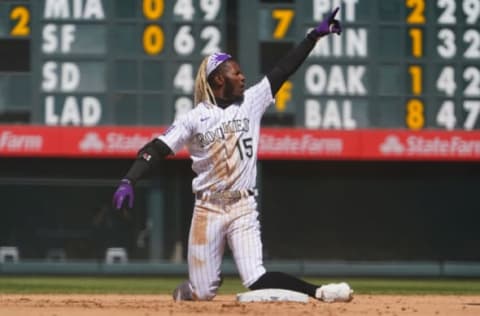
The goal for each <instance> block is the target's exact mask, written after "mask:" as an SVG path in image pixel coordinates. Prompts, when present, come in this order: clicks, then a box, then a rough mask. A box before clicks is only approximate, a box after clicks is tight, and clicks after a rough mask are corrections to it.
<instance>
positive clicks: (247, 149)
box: [235, 137, 253, 160]
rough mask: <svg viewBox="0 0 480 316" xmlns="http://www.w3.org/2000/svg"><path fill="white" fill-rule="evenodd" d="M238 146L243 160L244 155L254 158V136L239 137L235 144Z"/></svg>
mask: <svg viewBox="0 0 480 316" xmlns="http://www.w3.org/2000/svg"><path fill="white" fill-rule="evenodd" d="M235 146H236V147H237V148H238V152H239V154H240V159H241V160H243V157H244V156H247V157H248V158H252V156H253V146H252V138H251V137H249V138H244V139H240V138H239V139H238V141H237V144H236V145H235Z"/></svg>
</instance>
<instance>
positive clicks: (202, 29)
mask: <svg viewBox="0 0 480 316" xmlns="http://www.w3.org/2000/svg"><path fill="white" fill-rule="evenodd" d="M225 3H226V2H225V1H222V0H175V1H173V0H30V1H26V0H23V1H20V0H0V53H1V56H2V61H1V62H0V116H1V118H2V120H3V121H9V119H10V120H11V118H12V113H18V112H21V113H24V114H25V113H27V115H24V116H22V117H21V118H19V117H15V119H13V120H11V121H13V122H24V123H37V124H46V125H84V126H94V125H104V124H118V125H140V124H141V125H154V124H155V125H156V124H162V125H165V124H169V123H170V122H171V121H172V120H173V119H174V118H175V117H176V116H178V115H181V114H182V113H184V112H185V111H188V110H189V109H191V108H192V107H193V104H192V92H193V84H194V77H195V75H196V67H197V66H198V64H199V63H200V62H201V60H202V59H203V57H204V56H206V55H208V54H211V53H213V52H216V51H218V50H225V38H226V36H225V25H226V22H225V21H226V12H225V7H226V5H225ZM5 57H6V58H5Z"/></svg>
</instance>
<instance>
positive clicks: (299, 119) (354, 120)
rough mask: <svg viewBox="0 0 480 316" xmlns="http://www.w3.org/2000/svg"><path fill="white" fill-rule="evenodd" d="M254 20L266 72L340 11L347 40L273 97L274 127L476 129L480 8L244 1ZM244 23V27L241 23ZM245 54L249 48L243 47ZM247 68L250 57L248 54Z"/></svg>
mask: <svg viewBox="0 0 480 316" xmlns="http://www.w3.org/2000/svg"><path fill="white" fill-rule="evenodd" d="M241 5H243V6H245V7H246V8H245V9H244V11H245V12H258V13H257V19H256V21H255V22H256V26H255V28H257V31H256V32H252V34H256V37H253V38H252V37H248V36H245V37H244V38H245V42H246V41H247V40H248V39H249V38H250V39H251V40H250V41H249V44H247V46H248V47H256V48H257V52H256V55H257V56H256V58H257V59H258V60H259V61H260V62H259V64H258V65H256V69H252V72H253V73H255V72H256V70H261V71H266V70H267V69H265V65H267V66H266V67H267V68H268V67H270V66H271V63H272V58H277V57H278V56H281V55H283V54H284V53H286V51H288V49H290V48H291V47H292V46H293V45H294V44H295V43H296V42H298V41H299V40H300V39H301V38H303V36H305V34H306V33H307V32H308V31H309V30H310V29H311V28H312V27H314V26H315V25H316V24H318V23H319V21H321V20H322V19H323V18H324V17H325V16H326V14H328V13H329V12H331V11H332V10H333V9H334V8H335V7H337V6H340V7H341V9H340V11H339V14H338V15H337V16H339V19H340V20H341V22H342V25H343V27H344V31H343V34H342V35H341V36H329V37H327V38H324V39H321V40H320V41H319V42H318V43H317V45H316V47H315V49H314V51H313V52H312V53H311V55H310V56H309V58H308V59H307V60H306V62H305V64H304V65H303V66H302V67H301V68H300V70H299V71H298V72H297V73H296V74H295V75H294V76H292V78H291V80H290V81H289V82H287V83H286V84H285V85H284V86H283V87H282V89H281V91H280V92H279V93H278V95H277V102H276V105H275V108H272V110H271V111H270V113H269V114H267V115H268V116H269V117H270V120H269V121H273V122H275V121H276V122H278V123H280V122H283V123H286V124H287V125H288V124H292V123H293V124H295V125H296V126H302V127H307V128H313V129H348V130H351V129H360V128H394V129H408V130H422V129H426V128H431V129H444V130H453V129H462V130H472V129H478V128H479V126H480V123H479V121H480V117H479V114H480V1H478V0H428V1H427V0H388V1H387V0H309V1H292V0H290V1H289V0H284V1H279V0H277V1H268V0H265V1H256V2H255V1H245V2H243V1H242V2H241ZM240 23H242V22H240ZM244 45H245V44H244ZM242 53H243V59H247V57H248V55H249V54H251V51H242V50H241V49H240V54H242Z"/></svg>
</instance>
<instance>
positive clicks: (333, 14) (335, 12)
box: [328, 7, 340, 22]
mask: <svg viewBox="0 0 480 316" xmlns="http://www.w3.org/2000/svg"><path fill="white" fill-rule="evenodd" d="M338 10H340V7H336V8H335V10H333V12H332V13H331V14H330V18H329V19H328V20H329V21H330V22H331V21H332V20H333V19H334V18H335V16H336V15H337V12H338Z"/></svg>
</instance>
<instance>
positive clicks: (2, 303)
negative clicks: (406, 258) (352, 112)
mask: <svg viewBox="0 0 480 316" xmlns="http://www.w3.org/2000/svg"><path fill="white" fill-rule="evenodd" d="M0 315H2V316H3V315H5V316H7V315H8V316H20V315H21V316H30V315H32V316H33V315H35V316H54V315H55V316H80V315H82V316H83V315H88V316H93V315H95V316H96V315H99V316H106V315H113V316H127V315H128V316H137V315H138V316H140V315H141V316H153V315H199V316H204V315H205V316H206V315H222V316H226V315H228V316H237V315H242V316H243V315H274V316H286V315H288V316H291V315H328V316H337V315H338V316H340V315H341V316H353V315H366V316H370V315H371V316H380V315H398V316H401V315H403V316H405V315H415V316H424V315H425V316H428V315H435V316H436V315H448V316H456V315H462V316H463V315H465V316H470V315H471V316H474V315H475V316H478V315H480V296H451V295H421V296H414V295H406V296H398V295H356V296H355V298H354V300H353V301H352V302H350V303H333V304H328V303H322V302H319V301H316V300H310V302H308V303H306V304H304V303H289V302H272V303H238V302H236V301H235V296H234V295H220V296H217V297H216V298H215V299H214V300H213V301H211V302H178V303H177V302H173V301H172V299H171V297H170V296H168V295H103V294H102V295H76V294H75V295H56V294H52V295H31V294H25V295H21V294H15V295H13V294H8V295H7V294H5V295H1V294H0Z"/></svg>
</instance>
